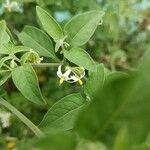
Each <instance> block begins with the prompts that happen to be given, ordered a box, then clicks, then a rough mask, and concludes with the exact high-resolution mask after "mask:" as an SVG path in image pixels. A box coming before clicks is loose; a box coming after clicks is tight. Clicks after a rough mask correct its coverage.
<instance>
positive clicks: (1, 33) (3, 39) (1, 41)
mask: <svg viewBox="0 0 150 150" xmlns="http://www.w3.org/2000/svg"><path fill="white" fill-rule="evenodd" d="M9 40H10V37H9V35H8V34H7V32H6V23H5V21H4V20H2V21H0V54H3V53H4V54H5V51H4V50H3V45H5V44H7V43H8V42H9Z"/></svg>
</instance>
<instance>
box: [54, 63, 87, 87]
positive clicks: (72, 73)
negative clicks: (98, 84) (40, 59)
mask: <svg viewBox="0 0 150 150" xmlns="http://www.w3.org/2000/svg"><path fill="white" fill-rule="evenodd" d="M62 67H63V66H62V65H60V66H59V67H58V71H57V76H58V77H59V78H60V82H59V84H60V85H61V84H62V83H63V82H64V81H67V82H69V83H74V82H79V84H80V85H83V82H82V80H81V79H82V78H83V77H84V76H85V70H84V68H83V67H69V66H66V67H65V68H64V72H63V71H62Z"/></svg>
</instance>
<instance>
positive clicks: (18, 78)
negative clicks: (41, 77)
mask: <svg viewBox="0 0 150 150" xmlns="http://www.w3.org/2000/svg"><path fill="white" fill-rule="evenodd" d="M12 79H13V82H14V84H15V85H16V87H17V88H18V90H19V91H20V92H21V93H22V94H23V96H24V97H26V98H27V99H28V100H30V101H31V102H34V103H36V104H40V105H41V104H43V102H42V101H43V100H44V99H43V97H42V94H41V92H40V89H39V85H38V80H37V77H36V74H35V72H34V70H33V68H32V66H31V65H30V64H25V65H23V66H20V67H17V68H15V69H13V71H12Z"/></svg>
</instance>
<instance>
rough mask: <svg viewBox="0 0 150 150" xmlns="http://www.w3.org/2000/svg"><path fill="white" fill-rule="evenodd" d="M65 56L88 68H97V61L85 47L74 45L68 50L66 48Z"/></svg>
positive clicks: (92, 69)
mask: <svg viewBox="0 0 150 150" xmlns="http://www.w3.org/2000/svg"><path fill="white" fill-rule="evenodd" d="M64 56H65V57H66V58H67V59H68V60H69V61H71V62H72V63H74V64H76V65H78V66H82V67H84V68H85V69H87V70H91V71H94V70H95V69H96V63H95V62H94V60H93V59H92V58H91V56H90V55H89V54H88V53H87V52H86V51H85V50H84V49H81V48H79V47H73V48H71V49H70V50H68V51H67V50H66V51H65V52H64Z"/></svg>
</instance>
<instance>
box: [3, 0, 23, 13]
mask: <svg viewBox="0 0 150 150" xmlns="http://www.w3.org/2000/svg"><path fill="white" fill-rule="evenodd" d="M3 7H4V8H5V9H7V10H8V11H9V12H11V11H16V12H22V7H21V4H20V3H18V2H17V1H10V0H5V3H3Z"/></svg>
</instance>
